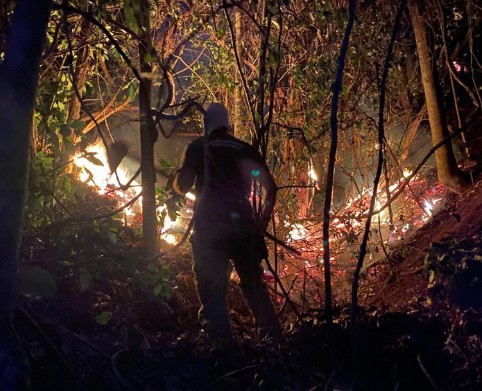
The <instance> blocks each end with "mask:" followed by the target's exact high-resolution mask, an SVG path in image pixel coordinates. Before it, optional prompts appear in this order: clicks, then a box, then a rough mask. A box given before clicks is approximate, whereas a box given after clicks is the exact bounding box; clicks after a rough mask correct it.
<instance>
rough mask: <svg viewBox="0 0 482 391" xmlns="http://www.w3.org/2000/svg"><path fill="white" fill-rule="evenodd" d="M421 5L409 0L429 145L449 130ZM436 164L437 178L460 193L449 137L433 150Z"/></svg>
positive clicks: (461, 186)
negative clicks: (430, 138)
mask: <svg viewBox="0 0 482 391" xmlns="http://www.w3.org/2000/svg"><path fill="white" fill-rule="evenodd" d="M421 7H422V3H421V2H420V1H418V0H410V19H411V21H412V27H413V32H414V34H415V40H416V44H417V52H418V61H419V63H420V73H421V76H422V84H423V89H424V92H425V101H426V104H427V112H428V120H429V123H430V130H431V134H432V145H437V144H438V143H439V142H441V141H442V140H444V139H447V137H448V136H449V132H448V129H447V123H446V119H445V114H444V112H443V110H442V105H441V101H440V97H439V94H438V91H437V84H436V74H435V72H434V69H433V64H432V61H433V58H432V56H431V55H430V49H429V46H428V42H427V30H426V27H425V23H424V21H423V19H422V13H423V9H422V8H421ZM435 164H436V167H437V175H438V180H439V181H440V183H441V184H443V185H444V186H446V187H447V188H448V189H449V190H451V191H453V192H456V193H460V192H461V191H463V189H464V188H466V187H467V185H468V183H467V182H466V181H465V180H464V179H463V176H462V172H461V171H460V170H459V169H458V167H457V162H456V160H455V155H454V152H453V149H452V144H451V143H450V141H448V142H447V143H446V144H445V145H444V146H442V147H440V148H438V149H437V150H436V151H435Z"/></svg>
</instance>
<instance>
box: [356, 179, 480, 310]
mask: <svg viewBox="0 0 482 391" xmlns="http://www.w3.org/2000/svg"><path fill="white" fill-rule="evenodd" d="M481 179H482V176H479V177H478V178H476V181H475V184H474V187H473V188H471V189H470V190H468V191H467V192H466V193H465V194H463V195H460V196H459V195H455V194H448V195H447V196H446V197H447V200H446V206H445V207H444V209H443V210H441V211H440V212H439V213H437V214H436V215H435V216H434V217H433V218H432V220H431V221H430V222H429V223H427V224H426V225H425V226H424V227H422V228H421V229H419V230H418V231H417V233H416V234H415V235H414V236H413V237H411V238H410V240H409V241H407V242H405V243H402V244H401V245H400V247H399V248H398V250H399V251H398V252H399V253H401V254H403V257H400V259H399V260H398V261H395V265H393V266H392V267H391V268H388V269H387V270H385V272H384V273H383V274H382V277H381V278H382V280H383V282H382V283H381V285H380V289H378V291H377V292H374V294H373V295H372V296H369V297H367V298H365V299H364V300H362V303H363V304H364V305H365V306H374V307H382V308H385V309H387V310H393V311H397V310H403V309H408V308H409V307H411V306H412V305H413V304H414V303H416V302H417V301H418V302H421V301H423V300H425V299H426V297H427V282H428V281H427V275H426V274H425V273H424V259H425V254H426V250H427V248H428V247H429V245H430V243H431V242H439V241H440V240H442V239H444V238H446V237H449V236H453V237H456V238H457V239H463V238H470V237H472V236H473V235H474V234H476V233H479V232H480V230H481V227H482V180H481Z"/></svg>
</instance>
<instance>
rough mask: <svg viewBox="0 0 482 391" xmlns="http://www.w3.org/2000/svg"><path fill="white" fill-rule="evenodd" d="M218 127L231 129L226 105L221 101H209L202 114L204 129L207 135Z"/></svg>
mask: <svg viewBox="0 0 482 391" xmlns="http://www.w3.org/2000/svg"><path fill="white" fill-rule="evenodd" d="M219 128H226V129H228V130H230V129H231V125H230V124H229V116H228V111H227V110H226V107H224V105H222V104H221V103H217V102H214V103H211V104H210V105H209V106H208V108H207V110H206V114H204V131H205V132H206V134H207V135H209V134H211V132H212V131H213V130H216V129H219Z"/></svg>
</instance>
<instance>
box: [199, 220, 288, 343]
mask: <svg viewBox="0 0 482 391" xmlns="http://www.w3.org/2000/svg"><path fill="white" fill-rule="evenodd" d="M191 245H192V250H193V256H194V265H193V271H194V275H195V282H196V289H197V294H198V297H199V301H200V303H201V307H200V310H199V320H200V322H201V324H202V325H203V326H204V327H205V329H206V331H207V333H208V335H209V337H211V338H232V330H231V325H230V320H229V312H228V308H227V290H228V283H229V277H230V273H231V270H232V266H231V262H230V261H232V265H233V266H234V268H235V270H236V272H237V274H238V276H239V279H240V288H241V291H242V293H243V296H244V299H245V301H246V303H247V304H248V307H249V308H250V310H251V312H252V313H253V315H254V318H255V322H256V327H257V330H258V332H259V337H260V338H265V337H271V338H280V337H281V327H280V324H279V321H278V318H277V316H276V313H275V310H274V306H273V303H272V302H271V298H270V296H269V292H268V289H267V286H266V284H265V282H264V281H263V268H262V266H261V261H262V259H263V258H265V257H266V256H267V250H266V245H265V243H264V239H263V237H261V236H259V235H255V234H253V231H252V230H251V228H250V227H246V226H237V225H236V224H226V223H210V224H209V225H202V224H201V225H197V226H196V225H195V230H194V233H193V234H192V236H191Z"/></svg>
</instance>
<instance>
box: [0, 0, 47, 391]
mask: <svg viewBox="0 0 482 391" xmlns="http://www.w3.org/2000/svg"><path fill="white" fill-rule="evenodd" d="M50 7H51V1H50V0H36V1H29V0H18V1H17V4H16V8H15V12H14V15H13V20H12V25H11V29H10V31H9V36H8V39H7V45H6V51H5V61H4V62H3V65H2V68H1V69H0V139H1V140H2V142H1V143H0V167H1V169H0V188H1V189H2V191H1V192H0V330H1V332H0V389H1V390H17V389H21V388H22V386H23V385H24V384H22V383H24V382H25V373H23V369H24V368H23V363H22V361H21V358H20V356H19V355H18V354H17V353H16V348H15V343H14V342H13V340H12V338H11V335H12V332H11V330H12V327H11V317H12V312H13V309H14V307H15V305H16V289H15V281H16V271H17V262H18V257H19V249H20V243H21V237H22V227H23V216H24V208H25V201H26V195H27V178H28V169H29V157H30V145H31V140H32V118H33V110H34V104H35V94H36V90H37V81H38V65H39V60H40V55H41V52H42V47H43V43H44V39H45V31H46V28H47V21H48V18H49V14H50Z"/></svg>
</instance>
